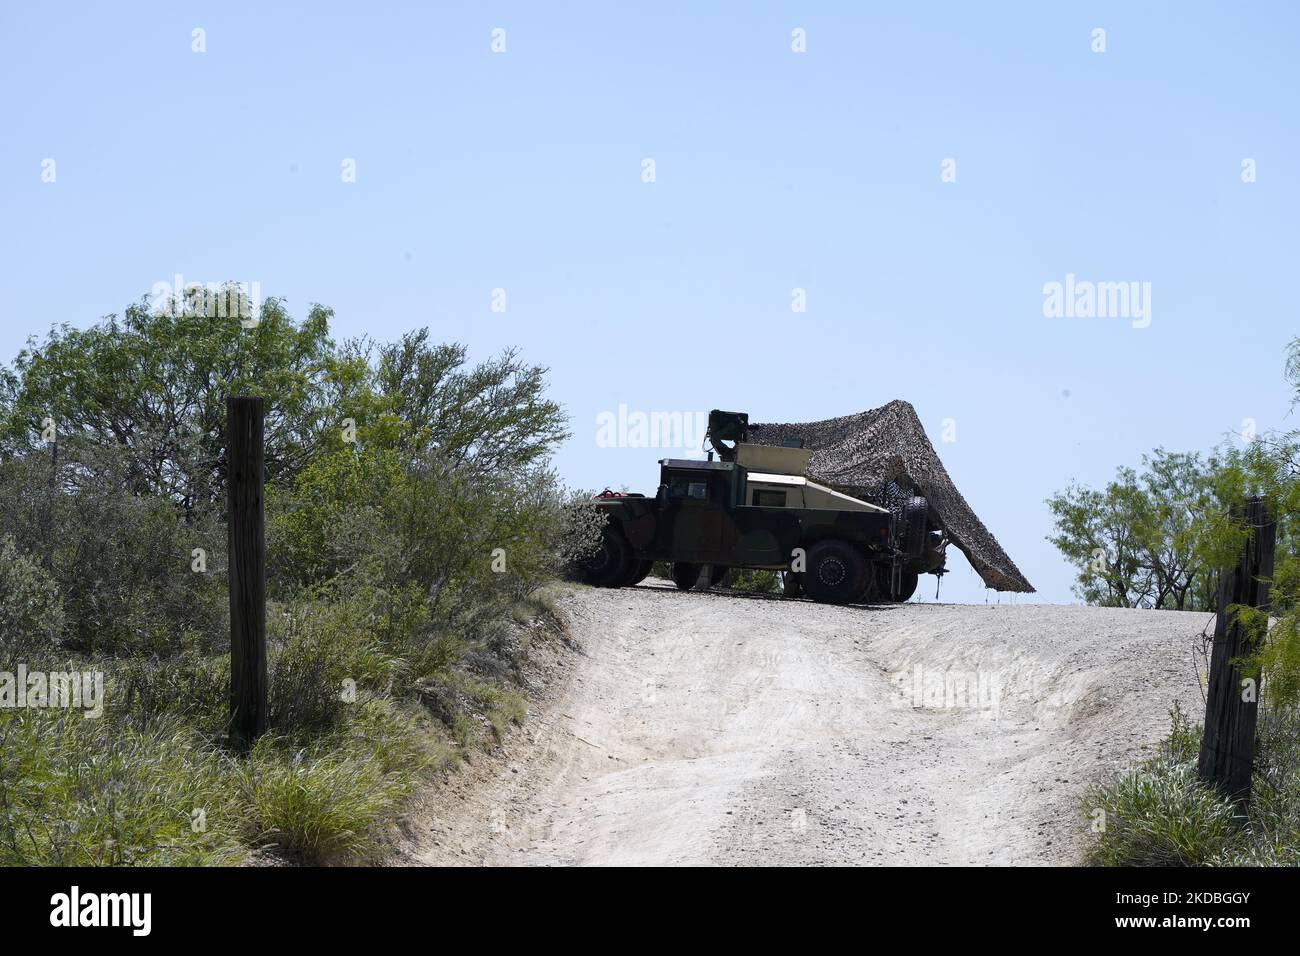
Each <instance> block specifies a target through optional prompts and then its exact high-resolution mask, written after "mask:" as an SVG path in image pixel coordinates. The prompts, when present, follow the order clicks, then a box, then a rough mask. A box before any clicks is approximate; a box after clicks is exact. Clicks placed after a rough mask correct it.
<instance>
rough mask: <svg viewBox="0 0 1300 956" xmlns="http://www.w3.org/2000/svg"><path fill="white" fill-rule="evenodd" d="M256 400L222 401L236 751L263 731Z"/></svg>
mask: <svg viewBox="0 0 1300 956" xmlns="http://www.w3.org/2000/svg"><path fill="white" fill-rule="evenodd" d="M263 426H264V409H263V407H262V399H261V398H253V397H245V396H230V397H228V398H227V399H226V457H227V466H228V468H227V473H226V482H227V485H228V488H229V505H230V509H229V510H230V514H229V518H228V520H227V524H228V527H229V545H230V549H229V552H230V556H229V566H230V740H231V743H232V745H233V746H234V747H235V748H236V749H237V750H240V751H247V750H248V748H250V747H251V746H252V745H253V741H254V740H256V739H257V738H258V737H260V736H261V735H262V734H263V733H265V732H266V724H267V680H266V534H265V531H266V510H265V505H264V499H263V492H264V480H265V476H264V473H263V465H264V460H265V447H264V445H263V440H264V434H263Z"/></svg>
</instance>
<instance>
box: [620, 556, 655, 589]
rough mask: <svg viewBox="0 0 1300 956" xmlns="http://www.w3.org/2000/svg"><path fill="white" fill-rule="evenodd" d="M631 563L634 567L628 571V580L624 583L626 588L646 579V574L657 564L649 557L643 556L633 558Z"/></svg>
mask: <svg viewBox="0 0 1300 956" xmlns="http://www.w3.org/2000/svg"><path fill="white" fill-rule="evenodd" d="M630 564H631V566H632V568H631V570H630V571H629V572H628V578H627V580H626V581H625V582H624V583H623V587H625V588H630V587H632V586H633V585H635V584H640V583H641V582H642V581H644V580H645V579H646V575H648V574H649V573H650V569H651V568H653V567H654V566H655V563H654V562H653V561H651V560H649V559H648V558H642V559H640V560H637V559H636V558H633V559H632V561H631V562H630Z"/></svg>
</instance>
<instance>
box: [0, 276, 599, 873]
mask: <svg viewBox="0 0 1300 956" xmlns="http://www.w3.org/2000/svg"><path fill="white" fill-rule="evenodd" d="M180 305H184V303H181V304H180ZM190 311H197V313H198V314H189V312H187V310H185V309H184V308H177V309H175V310H174V313H175V314H161V313H160V312H159V311H158V310H154V309H150V308H148V307H147V306H146V305H145V304H144V303H143V302H142V303H140V304H137V305H133V306H131V307H130V308H128V309H127V310H126V312H125V314H124V315H123V316H122V317H120V318H119V317H110V318H108V319H106V320H104V321H103V322H101V323H99V324H97V325H95V326H93V327H91V328H88V329H85V330H76V329H71V328H68V327H59V328H55V329H53V330H52V331H51V332H50V333H49V334H48V336H46V337H45V339H44V340H42V341H36V340H32V341H30V342H29V345H28V347H27V348H26V349H25V350H24V351H23V352H22V353H21V354H20V355H19V356H18V357H17V358H16V359H15V361H14V362H13V363H12V365H11V366H10V367H8V368H0V682H2V681H3V679H4V678H3V675H4V674H9V675H12V676H11V681H15V682H16V675H17V673H18V671H19V668H20V667H21V668H22V669H23V670H24V671H25V672H26V673H28V674H32V673H35V672H50V673H58V672H69V671H77V672H98V673H102V675H103V697H102V700H103V714H102V716H99V717H87V716H86V714H85V713H84V712H83V711H82V710H73V709H65V708H42V707H22V706H12V705H11V706H0V863H4V864H61V865H83V864H85V865H95V864H122V865H149V864H234V863H239V862H242V861H248V860H249V859H250V857H253V858H257V859H271V860H275V859H285V860H288V861H301V862H322V861H333V860H358V859H361V860H364V859H366V858H367V857H368V856H369V855H371V854H373V853H374V852H375V850H376V847H377V846H378V845H379V844H380V843H381V842H382V838H383V835H384V833H385V832H386V828H387V827H388V825H389V824H390V823H391V822H392V821H393V820H394V819H395V817H396V815H397V814H398V813H399V811H400V809H401V807H402V803H403V800H404V799H405V797H406V796H407V795H408V794H410V793H411V791H412V790H413V789H414V788H415V787H416V786H417V785H418V784H419V783H420V781H421V780H422V779H423V778H425V777H427V776H428V775H430V774H432V773H435V772H437V771H439V770H442V769H445V768H448V767H450V766H452V765H454V764H455V763H456V762H457V761H459V760H461V759H464V758H465V757H466V756H467V755H470V754H472V753H473V751H475V750H476V749H480V748H485V747H490V746H492V745H493V744H494V742H495V741H496V740H497V738H498V737H499V736H500V735H501V734H502V733H503V732H504V731H505V729H507V728H508V726H509V724H510V723H511V722H512V721H515V720H517V719H519V717H520V716H521V715H522V714H523V711H524V706H525V703H524V698H523V695H522V692H521V689H520V688H521V677H522V674H523V668H524V665H525V662H526V659H527V655H528V652H529V648H530V646H531V645H533V644H534V643H535V642H538V641H551V640H557V639H559V637H560V634H561V630H562V626H561V623H560V621H559V620H558V618H557V615H556V612H555V610H554V607H553V605H552V603H551V599H550V597H549V596H548V595H549V593H550V592H549V591H548V585H549V584H550V582H551V581H553V580H554V578H555V576H556V574H557V572H558V571H559V570H560V569H561V568H562V566H563V564H564V563H565V562H566V561H567V560H568V559H569V558H570V557H571V556H573V555H574V554H577V553H579V552H580V551H582V550H583V549H585V548H586V547H589V545H590V542H591V541H592V540H594V536H593V531H594V529H595V528H596V525H595V519H594V512H593V511H592V509H587V508H582V507H580V506H578V505H576V504H575V499H574V498H573V496H571V495H569V494H568V493H566V492H565V490H564V489H563V488H562V487H561V486H560V484H559V482H558V481H557V479H556V477H555V475H554V474H553V473H552V472H551V470H550V469H549V467H548V459H549V456H550V454H551V452H552V451H553V449H554V448H555V446H556V445H557V443H558V442H559V441H560V440H562V439H563V438H564V437H565V436H566V423H565V417H564V414H563V410H562V409H561V408H560V407H559V406H558V405H556V404H555V403H554V402H552V401H550V400H549V399H547V397H546V394H545V391H546V389H545V380H544V375H545V370H544V369H542V368H539V367H536V366H530V365H528V364H526V363H525V362H523V361H522V360H521V359H520V358H519V356H518V355H516V354H515V353H513V352H507V353H505V354H503V355H500V356H497V357H495V358H492V359H489V360H487V361H484V362H481V363H479V364H471V363H469V361H468V358H467V355H466V351H465V349H464V348H463V347H462V346H459V345H454V344H452V345H445V344H436V343H434V342H431V341H430V339H429V336H428V334H427V332H426V331H419V332H414V333H411V334H408V335H406V336H404V337H403V338H402V339H401V340H400V341H397V342H393V343H377V342H372V341H369V340H365V339H362V340H351V341H346V342H341V343H336V342H335V341H333V340H332V339H331V337H330V334H329V322H330V319H331V313H330V312H329V310H327V309H325V308H323V307H321V306H314V307H312V308H311V309H310V310H309V312H308V314H307V315H306V316H305V317H304V318H303V319H302V320H301V321H295V320H294V319H293V318H291V317H290V316H289V315H288V313H287V311H286V310H285V309H284V308H283V307H282V306H281V304H280V303H278V302H276V301H269V302H267V303H266V304H265V305H264V306H263V308H262V312H261V316H260V322H258V324H256V325H255V326H254V327H251V328H243V327H241V324H240V322H239V320H238V319H233V318H232V319H224V318H215V317H208V316H205V315H204V314H202V312H203V310H202V309H201V308H199V309H197V310H190ZM241 393H244V394H259V395H263V396H265V397H266V399H267V409H268V413H267V423H266V445H267V452H266V468H267V481H268V490H267V501H266V510H267V546H268V615H267V616H268V642H269V646H270V703H271V732H270V733H269V734H268V735H267V736H266V737H265V738H263V739H262V740H260V741H259V742H258V743H257V745H256V747H255V748H254V749H253V751H252V753H251V754H249V755H248V756H246V757H242V758H241V757H236V756H235V755H234V754H233V753H232V752H231V751H230V750H229V749H228V748H227V741H226V720H227V716H228V713H227V712H228V706H229V705H228V697H227V695H228V685H229V657H228V651H229V619H228V613H229V612H228V606H227V602H228V596H227V591H226V563H225V548H226V541H225V516H224V510H225V483H224V482H225V474H224V458H223V454H224V452H223V447H224V438H223V429H224V422H225V407H224V399H225V397H226V395H228V394H241ZM14 686H15V685H14V683H11V688H12V687H14ZM3 691H4V686H3V683H0V703H3V701H4V697H3ZM21 691H22V693H24V694H25V693H26V691H27V687H26V686H23V687H22V688H21Z"/></svg>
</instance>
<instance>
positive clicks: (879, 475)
mask: <svg viewBox="0 0 1300 956" xmlns="http://www.w3.org/2000/svg"><path fill="white" fill-rule="evenodd" d="M750 427H751V429H752V430H751V432H750V434H749V440H750V441H751V442H754V443H756V444H761V445H780V444H781V443H782V442H784V441H785V440H786V439H790V438H802V439H803V440H804V447H805V448H808V449H810V450H811V451H812V458H811V460H810V461H809V463H808V476H809V477H810V478H813V479H814V480H816V481H820V482H822V483H823V484H827V485H830V486H832V487H834V488H838V489H840V490H841V491H844V492H845V493H847V494H851V495H854V496H856V497H859V498H866V499H868V500H872V501H879V500H880V498H881V494H882V491H883V489H884V488H885V486H886V485H887V484H888V483H889V482H890V481H896V482H898V483H899V484H900V485H904V486H911V487H912V488H915V489H917V491H918V492H919V493H920V494H923V495H925V497H926V498H927V499H929V503H930V506H931V508H933V509H934V511H935V512H937V513H938V515H939V518H940V519H941V520H942V521H943V525H944V527H945V528H946V529H947V532H948V537H949V539H950V540H951V541H952V543H953V544H955V545H957V547H958V548H960V549H961V552H962V554H964V555H966V558H967V560H969V561H970V563H971V567H973V568H974V569H975V571H976V572H977V573H978V574H979V576H980V577H981V578H983V579H984V583H985V585H987V586H988V587H991V588H994V589H995V590H998V591H1033V590H1034V588H1033V585H1031V584H1030V583H1029V582H1028V581H1027V580H1025V576H1024V575H1023V574H1021V573H1020V569H1019V568H1017V567H1016V565H1015V563H1014V562H1013V561H1012V560H1011V558H1009V557H1008V556H1007V553H1006V552H1005V551H1003V550H1002V546H1001V545H1000V544H998V542H997V539H996V538H994V537H993V535H992V534H991V533H990V532H989V529H988V528H986V527H984V522H982V521H980V519H979V518H978V517H976V515H975V512H974V511H972V510H971V507H970V505H968V504H967V503H966V499H965V498H963V497H962V496H961V492H959V491H958V490H957V489H956V487H955V486H954V485H953V483H952V479H951V478H950V477H948V472H947V470H946V469H945V468H944V467H943V462H941V461H940V460H939V456H938V455H937V454H935V451H934V446H933V445H931V444H930V439H928V438H927V437H926V435H925V428H924V427H922V425H921V420H920V419H919V418H918V417H917V415H916V409H914V408H913V407H912V406H911V405H910V404H908V403H907V402H903V401H897V400H895V401H892V402H890V403H889V404H888V405H883V406H881V407H880V408H873V409H871V410H870V411H866V412H859V413H858V414H856V415H845V416H844V417H843V418H828V419H826V420H825V421H821V422H805V423H803V424H792V425H790V424H780V425H777V424H773V425H751V426H750Z"/></svg>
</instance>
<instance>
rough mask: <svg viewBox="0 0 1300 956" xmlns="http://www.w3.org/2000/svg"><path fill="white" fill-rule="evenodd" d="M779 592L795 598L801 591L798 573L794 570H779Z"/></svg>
mask: <svg viewBox="0 0 1300 956" xmlns="http://www.w3.org/2000/svg"><path fill="white" fill-rule="evenodd" d="M781 593H782V594H783V595H785V596H786V597H788V598H797V597H798V596H799V595H800V594H802V593H803V586H802V585H801V584H800V583H799V575H798V574H796V573H795V572H794V571H782V572H781Z"/></svg>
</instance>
